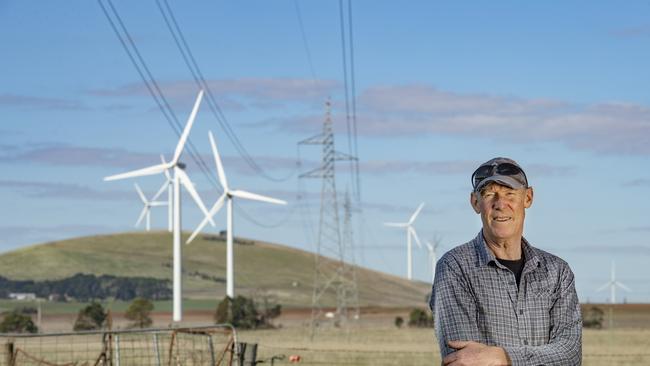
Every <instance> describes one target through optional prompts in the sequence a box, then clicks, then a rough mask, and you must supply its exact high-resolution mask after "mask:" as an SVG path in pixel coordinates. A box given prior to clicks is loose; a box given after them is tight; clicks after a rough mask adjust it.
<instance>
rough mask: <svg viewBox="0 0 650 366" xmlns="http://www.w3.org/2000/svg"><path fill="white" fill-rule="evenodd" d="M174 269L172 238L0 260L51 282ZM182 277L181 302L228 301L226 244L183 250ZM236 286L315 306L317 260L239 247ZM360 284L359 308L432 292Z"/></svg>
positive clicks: (155, 236)
mask: <svg viewBox="0 0 650 366" xmlns="http://www.w3.org/2000/svg"><path fill="white" fill-rule="evenodd" d="M183 237H184V238H186V237H187V236H186V235H183ZM325 260H328V259H325ZM332 263H333V262H332ZM171 265H172V243H171V234H169V233H168V232H151V233H125V234H116V235H102V236H90V237H82V238H76V239H70V240H63V241H57V242H51V243H45V244H40V245H35V246H31V247H27V248H22V249H19V250H15V251H11V252H7V253H4V254H2V255H0V276H4V277H7V278H9V279H13V280H27V279H31V280H45V279H61V278H65V277H69V276H72V275H74V274H75V273H88V274H95V275H102V274H109V275H114V276H127V277H131V276H134V277H135V276H138V277H153V278H160V279H169V280H171V276H172V270H171ZM183 271H184V274H183V286H184V287H183V297H185V298H193V299H214V298H223V297H224V296H225V276H226V244H225V241H224V239H223V238H222V237H219V236H204V237H197V238H196V239H195V240H194V242H192V244H190V245H183ZM235 278H236V280H235V284H236V292H237V293H238V294H243V295H248V296H258V297H259V296H263V295H264V294H266V295H269V296H272V297H274V298H276V299H277V300H278V301H279V302H280V303H281V304H283V305H285V306H287V305H288V306H300V307H301V306H310V305H311V301H312V284H313V278H314V256H313V254H312V253H309V252H306V251H302V250H298V249H294V248H289V247H286V246H282V245H277V244H271V243H265V242H260V241H247V240H243V239H241V240H237V241H236V244H235ZM357 279H358V286H359V302H360V305H361V306H386V307H403V306H424V305H425V299H426V294H427V292H428V291H429V290H430V287H429V286H430V285H429V284H427V283H424V282H410V281H407V280H406V279H403V278H399V277H396V276H392V275H388V274H385V273H381V272H377V271H373V270H369V269H365V268H359V267H358V268H357ZM324 299H325V303H327V304H329V305H334V294H333V293H331V294H327V295H326V296H325V297H324Z"/></svg>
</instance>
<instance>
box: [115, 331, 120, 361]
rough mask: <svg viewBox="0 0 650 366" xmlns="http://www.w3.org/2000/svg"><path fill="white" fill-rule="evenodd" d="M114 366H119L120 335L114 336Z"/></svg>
mask: <svg viewBox="0 0 650 366" xmlns="http://www.w3.org/2000/svg"><path fill="white" fill-rule="evenodd" d="M115 366H120V335H119V334H116V335H115Z"/></svg>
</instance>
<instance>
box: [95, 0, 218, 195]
mask: <svg viewBox="0 0 650 366" xmlns="http://www.w3.org/2000/svg"><path fill="white" fill-rule="evenodd" d="M97 2H98V3H99V6H100V7H101V9H102V12H103V13H104V15H105V16H106V19H107V20H108V22H109V24H110V26H111V28H112V29H113V32H115V35H116V36H117V38H118V40H119V41H120V44H121V45H122V47H123V48H124V51H125V52H126V54H127V55H128V57H129V60H130V61H131V63H132V64H133V66H134V67H135V69H136V71H137V72H138V74H139V75H140V78H141V79H142V81H143V83H144V84H145V86H146V88H147V90H148V91H149V93H150V94H151V96H152V97H153V99H154V101H155V102H156V104H157V105H158V108H159V109H160V111H161V112H162V114H163V116H165V119H166V120H167V123H168V124H169V125H170V126H171V128H172V129H173V130H174V132H176V134H177V135H178V136H179V137H180V135H181V133H182V132H181V131H182V130H183V128H182V126H181V124H180V122H179V121H178V118H177V117H176V114H175V113H174V111H173V109H172V108H171V106H170V105H169V102H168V101H167V99H166V98H165V96H164V94H163V92H162V90H161V89H160V87H159V85H158V82H157V81H156V79H155V78H154V77H153V75H152V73H151V71H150V70H149V68H148V67H147V64H146V62H145V61H144V58H143V57H142V55H141V54H140V51H139V50H138V47H137V46H136V44H135V42H134V41H133V38H132V37H131V34H130V33H129V31H128V29H127V28H126V25H125V24H124V22H123V21H122V18H121V17H120V15H119V13H118V12H117V9H116V8H115V6H114V5H113V2H112V1H111V0H106V2H107V4H108V6H109V7H110V9H111V11H112V13H113V16H114V17H115V19H116V20H117V23H118V24H119V27H120V28H121V30H122V32H123V33H124V36H123V35H122V33H120V30H119V29H118V26H117V25H116V22H115V20H113V17H112V16H111V14H110V13H109V11H108V9H107V8H106V6H105V5H104V4H103V3H102V0H97ZM125 38H126V40H128V44H127V42H126V41H125ZM129 45H130V46H131V48H132V49H133V51H131V49H129ZM134 54H135V57H134ZM136 58H137V60H136ZM138 61H139V62H140V63H139V64H138ZM145 74H146V75H145ZM187 145H188V147H189V149H188V152H189V154H190V157H191V158H192V160H194V162H195V163H196V164H197V166H198V167H199V169H200V170H201V171H202V173H203V174H204V175H205V176H206V178H207V179H208V180H209V181H210V183H211V184H212V185H213V186H215V187H219V183H218V181H217V179H216V177H215V175H214V173H213V174H210V173H209V172H210V169H208V167H207V164H206V163H205V161H204V160H203V158H202V157H201V155H200V154H199V153H198V151H197V149H196V147H195V146H194V144H193V143H192V141H191V140H190V139H189V138H188V140H187Z"/></svg>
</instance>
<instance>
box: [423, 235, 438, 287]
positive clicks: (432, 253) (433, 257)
mask: <svg viewBox="0 0 650 366" xmlns="http://www.w3.org/2000/svg"><path fill="white" fill-rule="evenodd" d="M424 244H426V246H427V250H428V251H429V263H430V265H431V283H433V281H434V280H435V279H436V262H437V261H438V257H437V255H436V250H438V248H439V247H440V239H438V238H435V239H433V244H432V243H431V242H430V241H428V240H427V241H425V242H424Z"/></svg>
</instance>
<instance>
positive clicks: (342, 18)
mask: <svg viewBox="0 0 650 366" xmlns="http://www.w3.org/2000/svg"><path fill="white" fill-rule="evenodd" d="M339 27H340V32H341V62H342V65H343V91H344V97H345V125H346V127H347V132H348V134H347V137H348V153H349V154H350V155H352V129H351V125H350V123H351V121H350V84H349V81H348V61H347V59H348V56H347V52H346V49H347V44H346V41H345V35H346V31H345V14H344V10H343V0H339ZM350 176H351V177H352V179H354V165H352V164H350ZM355 196H356V193H355Z"/></svg>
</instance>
